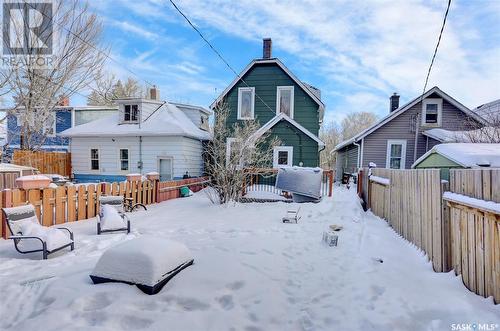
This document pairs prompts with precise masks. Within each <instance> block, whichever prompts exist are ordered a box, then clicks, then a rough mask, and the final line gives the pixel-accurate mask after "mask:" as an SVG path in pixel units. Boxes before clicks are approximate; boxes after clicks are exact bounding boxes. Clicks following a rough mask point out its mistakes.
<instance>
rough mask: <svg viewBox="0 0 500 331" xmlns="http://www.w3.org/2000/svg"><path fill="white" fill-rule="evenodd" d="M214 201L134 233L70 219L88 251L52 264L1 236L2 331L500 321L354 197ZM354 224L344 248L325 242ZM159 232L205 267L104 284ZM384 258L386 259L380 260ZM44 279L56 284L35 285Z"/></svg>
mask: <svg viewBox="0 0 500 331" xmlns="http://www.w3.org/2000/svg"><path fill="white" fill-rule="evenodd" d="M290 208H297V205H296V204H285V203H281V202H280V203H263V204H262V203H255V204H237V205H232V206H227V207H221V206H214V205H212V204H210V202H209V201H208V199H207V198H206V197H205V195H204V193H203V192H200V193H197V194H195V195H194V196H192V197H190V198H185V199H177V200H171V201H167V202H163V203H161V204H157V205H154V206H151V207H149V210H148V211H147V212H137V213H134V214H131V219H132V228H133V230H132V233H131V234H130V235H128V236H127V235H125V234H110V235H102V236H97V235H96V234H95V232H96V225H95V220H89V221H83V222H76V223H70V224H68V226H69V227H70V228H72V229H73V230H74V231H75V240H76V249H75V251H74V252H71V253H69V252H65V253H61V254H58V255H57V256H53V257H51V258H50V259H49V260H48V261H42V260H40V259H39V258H40V255H39V254H33V255H32V256H26V255H20V254H17V253H16V252H15V251H14V248H13V245H12V243H11V242H10V241H3V240H0V298H1V300H0V316H1V318H0V329H2V330H4V329H10V330H37V329H40V328H42V327H43V329H44V330H89V329H92V330H141V329H150V330H247V331H250V330H384V331H385V330H451V329H452V324H457V323H493V324H495V323H497V324H500V305H497V306H495V305H493V303H492V300H491V298H490V299H484V298H481V297H479V296H477V295H475V294H473V293H471V292H469V291H467V290H466V289H465V287H464V286H463V285H462V283H461V281H460V279H459V278H457V277H455V276H454V275H453V274H452V273H448V274H437V273H434V272H433V271H432V267H431V264H430V263H428V262H427V261H426V258H425V256H424V255H423V254H422V253H421V252H420V251H418V250H417V249H416V248H415V247H414V246H412V245H411V244H409V243H408V242H406V241H405V240H403V239H401V238H400V237H398V236H397V234H396V233H395V232H394V231H392V229H391V228H389V227H388V226H387V225H386V223H385V222H384V221H382V220H380V219H379V218H377V217H375V216H373V215H372V214H370V213H364V212H363V211H362V209H361V208H360V206H359V203H358V202H357V201H356V196H355V194H354V192H353V191H346V190H345V189H340V188H339V189H336V191H335V192H334V197H333V198H331V199H324V200H323V201H322V202H321V203H319V204H302V205H301V214H302V219H301V221H300V222H299V224H283V223H281V217H283V216H284V215H285V212H286V210H288V209H290ZM334 223H335V224H338V225H342V226H343V230H342V231H340V233H339V235H340V238H339V246H338V247H328V246H325V245H323V244H322V243H321V237H322V232H323V231H324V230H327V229H328V225H330V224H334ZM144 234H153V235H159V236H164V237H166V238H169V239H173V240H178V241H181V242H184V243H185V244H186V245H187V246H188V247H189V249H190V250H191V251H192V253H193V255H194V259H195V264H194V265H193V266H191V267H189V268H187V269H185V270H184V271H182V272H181V273H180V274H179V275H177V276H176V277H175V278H174V279H173V280H171V281H170V282H169V283H168V284H167V285H166V286H165V287H164V288H163V290H162V291H161V292H160V293H159V294H157V295H155V296H148V295H145V294H143V293H142V292H141V291H140V290H139V289H137V288H136V287H134V286H129V285H125V284H100V285H92V283H91V280H90V278H89V276H88V275H89V273H90V272H91V270H92V268H93V267H94V265H95V263H96V261H97V259H98V258H99V256H100V255H101V254H102V252H103V251H104V250H105V249H106V248H108V247H112V246H113V245H116V244H117V243H119V242H121V241H123V240H127V239H130V238H134V237H137V236H141V235H144ZM379 259H381V260H383V263H381V262H380V261H379ZM35 279H44V280H40V281H33V280H35ZM497 329H498V328H497Z"/></svg>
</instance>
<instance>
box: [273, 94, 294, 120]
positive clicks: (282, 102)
mask: <svg viewBox="0 0 500 331" xmlns="http://www.w3.org/2000/svg"><path fill="white" fill-rule="evenodd" d="M293 99H294V96H293V86H278V87H277V91H276V115H279V114H280V113H285V114H286V115H288V116H290V117H291V118H293Z"/></svg>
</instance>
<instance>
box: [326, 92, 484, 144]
mask: <svg viewBox="0 0 500 331" xmlns="http://www.w3.org/2000/svg"><path fill="white" fill-rule="evenodd" d="M433 93H437V94H439V95H440V96H441V97H442V98H443V99H446V100H447V101H448V102H449V103H451V104H452V105H454V106H455V107H457V108H458V109H460V110H461V111H463V112H464V113H465V114H468V115H470V116H471V117H473V118H474V119H476V120H477V121H478V122H480V123H485V120H484V119H483V118H482V117H480V116H479V115H478V114H476V113H474V112H472V111H471V110H470V109H469V108H467V107H465V106H464V105H462V104H461V103H460V102H458V101H457V100H455V99H454V98H452V97H451V96H450V95H448V94H446V93H445V92H444V91H442V90H441V89H440V88H439V87H437V86H434V87H433V88H431V89H430V90H428V91H427V92H425V93H424V94H423V95H419V96H418V97H416V98H414V99H413V100H411V101H410V102H408V103H406V104H404V105H403V106H401V107H399V108H398V109H396V110H394V111H392V112H391V113H389V114H387V115H386V116H385V117H384V118H382V119H381V120H380V121H378V122H377V123H375V124H373V125H372V126H370V127H369V128H367V129H365V130H363V131H361V132H360V133H358V134H357V135H355V136H354V137H353V138H351V139H348V140H345V141H342V142H341V143H339V144H338V145H337V146H335V148H334V149H333V150H332V153H333V152H335V151H338V150H339V149H341V148H343V147H345V146H348V145H351V144H352V143H354V142H356V141H359V140H360V139H361V138H364V137H366V136H367V135H369V134H370V133H372V132H373V131H375V130H377V129H378V128H380V127H381V126H383V125H385V124H386V123H388V122H390V121H392V120H393V119H394V118H396V117H397V116H399V115H401V114H402V113H404V112H405V111H407V110H408V109H410V108H411V107H413V106H414V105H416V104H417V103H419V102H420V99H425V98H427V97H429V96H430V95H432V94H433Z"/></svg>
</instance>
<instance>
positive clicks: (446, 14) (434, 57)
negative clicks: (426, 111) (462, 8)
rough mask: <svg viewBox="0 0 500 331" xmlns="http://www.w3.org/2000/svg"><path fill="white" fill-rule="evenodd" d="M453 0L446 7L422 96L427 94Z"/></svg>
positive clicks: (449, 0)
mask: <svg viewBox="0 0 500 331" xmlns="http://www.w3.org/2000/svg"><path fill="white" fill-rule="evenodd" d="M450 6H451V0H448V6H447V7H446V12H445V13H444V18H443V24H442V25H441V31H440V32H439V37H438V41H437V44H436V48H435V49H434V54H433V55H432V59H431V64H430V65H429V70H428V71H427V77H426V78H425V84H424V89H423V92H422V95H423V94H424V93H425V89H426V88H427V83H428V82H429V76H430V74H431V70H432V65H433V64H434V60H435V59H436V54H437V51H438V48H439V44H440V43H441V37H442V36H443V31H444V26H445V25H446V18H447V17H448V12H449V11H450Z"/></svg>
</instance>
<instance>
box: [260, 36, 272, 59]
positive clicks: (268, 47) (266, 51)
mask: <svg viewBox="0 0 500 331" xmlns="http://www.w3.org/2000/svg"><path fill="white" fill-rule="evenodd" d="M272 53H273V42H272V40H271V38H264V39H262V58H263V59H270V58H271V56H272Z"/></svg>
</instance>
